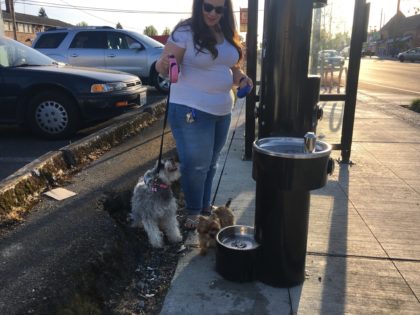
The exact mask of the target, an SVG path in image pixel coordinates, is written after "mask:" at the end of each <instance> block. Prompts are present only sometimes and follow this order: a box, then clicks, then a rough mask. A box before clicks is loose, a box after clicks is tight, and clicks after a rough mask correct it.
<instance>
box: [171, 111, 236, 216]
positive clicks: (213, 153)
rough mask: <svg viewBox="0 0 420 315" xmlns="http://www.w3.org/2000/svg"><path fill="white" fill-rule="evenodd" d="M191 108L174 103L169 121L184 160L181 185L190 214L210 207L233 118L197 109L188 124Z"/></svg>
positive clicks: (180, 156)
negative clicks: (219, 159) (215, 180)
mask: <svg viewBox="0 0 420 315" xmlns="http://www.w3.org/2000/svg"><path fill="white" fill-rule="evenodd" d="M191 110H192V109H191V108H190V107H188V106H184V105H180V104H175V103H170V104H169V111H168V121H169V123H170V125H171V129H172V134H173V136H174V138H175V142H176V148H177V151H178V155H179V159H180V161H181V175H182V176H181V186H182V190H183V191H184V196H185V203H186V208H187V211H188V214H189V215H196V214H199V213H200V212H201V210H203V209H206V208H208V207H209V206H210V198H211V187H212V184H213V178H214V175H215V173H216V168H217V160H218V158H219V155H220V151H221V150H222V148H223V146H224V145H225V143H226V139H227V135H228V131H229V125H230V119H231V115H230V114H228V115H225V116H216V115H211V114H208V113H205V112H202V111H198V110H194V121H193V122H187V120H186V116H187V114H188V113H189V112H191Z"/></svg>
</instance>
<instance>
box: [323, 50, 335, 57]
mask: <svg viewBox="0 0 420 315" xmlns="http://www.w3.org/2000/svg"><path fill="white" fill-rule="evenodd" d="M324 56H325V57H336V56H338V53H337V52H336V51H335V50H327V51H325V52H324Z"/></svg>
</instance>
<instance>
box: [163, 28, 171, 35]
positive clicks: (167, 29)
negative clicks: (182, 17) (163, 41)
mask: <svg viewBox="0 0 420 315" xmlns="http://www.w3.org/2000/svg"><path fill="white" fill-rule="evenodd" d="M170 34H171V29H170V28H169V27H165V29H164V30H163V33H162V35H170Z"/></svg>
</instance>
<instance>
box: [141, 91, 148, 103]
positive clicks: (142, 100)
mask: <svg viewBox="0 0 420 315" xmlns="http://www.w3.org/2000/svg"><path fill="white" fill-rule="evenodd" d="M146 103H147V93H146V92H142V93H140V94H139V104H140V105H146Z"/></svg>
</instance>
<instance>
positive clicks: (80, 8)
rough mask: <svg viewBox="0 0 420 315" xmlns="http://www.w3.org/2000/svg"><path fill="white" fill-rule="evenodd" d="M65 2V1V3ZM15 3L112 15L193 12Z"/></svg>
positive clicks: (31, 2) (35, 2) (32, 2)
mask: <svg viewBox="0 0 420 315" xmlns="http://www.w3.org/2000/svg"><path fill="white" fill-rule="evenodd" d="M63 2H64V1H63ZM15 3H21V4H26V5H32V6H43V7H50V8H60V9H70V10H82V11H83V10H89V11H100V12H111V13H132V14H138V13H142V14H182V15H184V14H191V11H183V12H181V11H145V10H126V9H113V8H97V7H85V6H74V5H70V4H68V3H67V2H64V3H66V4H60V3H50V2H42V1H34V0H26V1H25V0H16V1H15Z"/></svg>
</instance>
